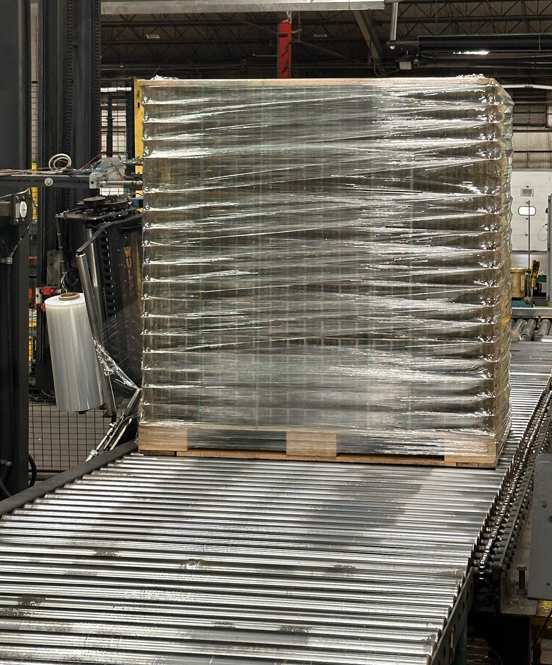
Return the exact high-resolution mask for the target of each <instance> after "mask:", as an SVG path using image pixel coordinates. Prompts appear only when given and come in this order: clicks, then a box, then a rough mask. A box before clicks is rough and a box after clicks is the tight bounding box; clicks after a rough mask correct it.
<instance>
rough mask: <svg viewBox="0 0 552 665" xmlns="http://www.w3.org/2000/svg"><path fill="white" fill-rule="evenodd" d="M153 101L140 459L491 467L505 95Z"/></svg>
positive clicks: (467, 91)
mask: <svg viewBox="0 0 552 665" xmlns="http://www.w3.org/2000/svg"><path fill="white" fill-rule="evenodd" d="M143 90H144V96H143V104H144V110H145V122H144V150H145V155H144V156H145V162H144V177H145V203H146V222H145V228H144V281H143V296H144V333H143V340H144V354H143V375H144V376H143V379H144V381H143V383H144V396H143V403H142V421H141V425H140V446H141V448H142V449H143V450H150V451H151V450H156V449H157V450H162V449H163V450H165V451H167V450H168V451H172V452H176V451H180V454H198V455H208V454H224V455H232V454H234V455H239V456H243V455H247V454H248V453H249V454H250V455H251V456H259V455H264V456H269V457H270V456H280V457H285V456H287V457H292V458H297V457H298V456H299V457H301V458H312V459H318V458H324V459H328V458H334V459H338V458H339V459H343V460H346V461H359V460H368V459H369V458H371V459H376V458H380V457H383V458H384V459H385V460H388V459H389V458H390V457H391V458H393V456H397V458H396V459H397V461H398V460H399V459H401V458H406V459H408V460H411V461H421V463H428V462H429V463H432V461H433V462H435V463H450V464H456V463H458V460H460V463H466V464H478V463H481V464H484V465H486V466H492V465H494V464H495V463H496V460H497V457H498V454H499V452H500V448H501V445H502V442H503V441H504V438H505V435H506V434H507V431H508V428H509V383H508V370H509V336H508V322H509V312H510V302H509V275H510V264H509V257H510V227H509V220H510V193H509V192H510V188H509V178H510V160H511V101H510V98H509V97H508V95H507V93H506V92H505V91H504V90H503V89H502V88H501V87H500V86H499V85H498V84H497V83H496V82H495V81H493V80H489V79H481V78H478V77H464V78H456V79H395V80H375V81H370V80H366V79H344V80H330V79H327V80H308V79H301V80H291V81H290V80H288V81H277V80H253V81H242V80H240V81H235V80H229V81H151V82H143ZM156 446H157V448H156ZM447 460H448V462H447Z"/></svg>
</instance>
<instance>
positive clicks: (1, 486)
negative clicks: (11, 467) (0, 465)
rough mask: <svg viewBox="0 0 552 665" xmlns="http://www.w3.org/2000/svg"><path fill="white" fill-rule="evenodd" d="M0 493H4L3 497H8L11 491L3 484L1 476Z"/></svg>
mask: <svg viewBox="0 0 552 665" xmlns="http://www.w3.org/2000/svg"><path fill="white" fill-rule="evenodd" d="M0 493H1V494H3V495H4V498H5V499H9V498H10V496H11V493H10V491H9V490H8V488H7V487H6V486H5V485H4V482H3V480H2V478H0Z"/></svg>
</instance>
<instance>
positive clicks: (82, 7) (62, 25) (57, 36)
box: [35, 0, 101, 392]
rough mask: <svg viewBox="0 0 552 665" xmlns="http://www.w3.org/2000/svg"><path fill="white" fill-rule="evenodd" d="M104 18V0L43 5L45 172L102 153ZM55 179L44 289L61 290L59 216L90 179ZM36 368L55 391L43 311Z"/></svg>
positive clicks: (46, 387)
mask: <svg viewBox="0 0 552 665" xmlns="http://www.w3.org/2000/svg"><path fill="white" fill-rule="evenodd" d="M100 19H101V4H100V0H87V2H82V1H81V0H39V63H40V72H39V144H38V165H39V166H40V167H45V166H46V165H47V163H48V160H49V159H50V157H52V155H54V154H56V153H59V152H64V153H67V154H68V155H70V156H71V158H72V160H73V165H74V166H75V167H77V168H79V167H82V166H84V165H85V164H86V163H87V162H89V161H90V160H91V159H92V158H93V157H95V156H96V155H97V154H98V153H99V152H100V149H101V148H100V146H101V138H100V132H101V110H100V51H101V46H100ZM52 180H53V184H54V185H55V187H52V188H43V189H41V190H40V193H39V223H38V248H37V256H38V266H37V286H39V287H42V286H60V285H59V284H48V283H47V270H48V253H49V252H55V251H56V250H57V249H58V241H57V229H56V221H55V216H56V214H57V213H59V212H61V211H62V210H67V209H70V208H74V207H75V205H76V202H77V200H79V199H81V198H83V197H85V196H89V188H88V185H87V177H86V176H82V177H81V178H75V177H73V176H66V175H60V176H56V177H53V178H52ZM56 180H59V182H56ZM79 180H80V182H79ZM58 188H59V189H58ZM73 231H74V230H73V229H71V232H70V233H69V236H72V235H73ZM75 231H76V233H75V236H76V237H75V238H72V237H70V238H69V239H68V242H66V243H65V244H66V245H67V244H69V245H73V246H74V247H73V248H76V247H78V246H79V245H81V244H82V243H83V242H84V240H85V239H86V237H85V235H84V229H80V228H79V229H76V230H75ZM35 368H36V387H37V389H39V390H41V391H44V392H52V390H53V379H52V373H51V366H50V354H49V344H48V336H47V332H46V319H45V315H44V312H42V311H40V310H39V311H37V329H36V364H35Z"/></svg>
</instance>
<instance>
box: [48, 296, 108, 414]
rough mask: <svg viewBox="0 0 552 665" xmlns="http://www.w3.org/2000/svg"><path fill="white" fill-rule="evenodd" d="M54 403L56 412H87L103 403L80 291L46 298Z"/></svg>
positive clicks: (96, 364) (96, 362) (93, 350)
mask: <svg viewBox="0 0 552 665" xmlns="http://www.w3.org/2000/svg"><path fill="white" fill-rule="evenodd" d="M46 319H47V322H48V337H49V339H50V351H51V356H52V371H53V375H54V389H55V393H56V404H57V407H58V409H59V410H60V411H87V410H88V409H95V408H97V407H98V406H100V405H101V404H102V403H103V401H104V400H103V397H102V390H101V383H100V375H99V372H100V370H99V367H98V361H97V359H96V351H95V349H94V341H93V338H92V331H91V329H90V323H89V321H88V314H87V311H86V302H85V300H84V295H83V294H82V293H62V294H61V295H59V296H53V297H52V298H48V300H46Z"/></svg>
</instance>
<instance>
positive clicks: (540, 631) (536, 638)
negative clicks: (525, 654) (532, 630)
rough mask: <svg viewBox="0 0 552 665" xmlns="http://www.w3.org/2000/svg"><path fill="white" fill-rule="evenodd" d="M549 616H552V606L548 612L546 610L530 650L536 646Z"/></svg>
mask: <svg viewBox="0 0 552 665" xmlns="http://www.w3.org/2000/svg"><path fill="white" fill-rule="evenodd" d="M551 616H552V607H551V608H550V612H548V616H547V617H546V620H545V622H544V623H543V624H542V626H541V629H540V630H539V634H538V635H537V636H536V637H535V641H534V642H533V644H532V646H531V651H532V650H533V649H534V648H535V647H536V646H537V643H538V641H539V640H540V636H541V635H542V634H543V632H544V629H545V628H546V626H547V624H548V621H549V620H550V617H551Z"/></svg>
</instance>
